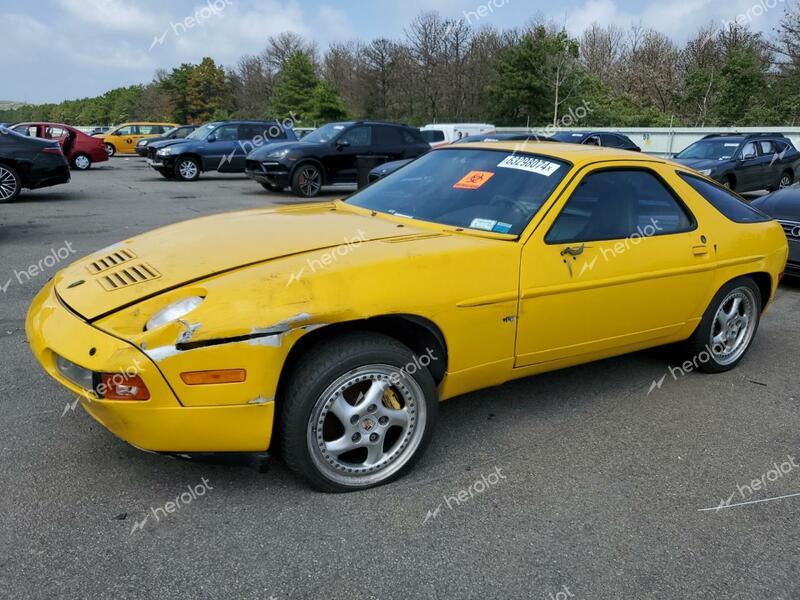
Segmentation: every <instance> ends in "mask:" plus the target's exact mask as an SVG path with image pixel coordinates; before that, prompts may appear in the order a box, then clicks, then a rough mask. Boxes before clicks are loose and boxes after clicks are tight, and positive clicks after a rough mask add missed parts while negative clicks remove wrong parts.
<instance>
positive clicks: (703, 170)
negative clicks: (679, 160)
mask: <svg viewBox="0 0 800 600" xmlns="http://www.w3.org/2000/svg"><path fill="white" fill-rule="evenodd" d="M712 170H713V169H702V170H700V171H698V173H700V175H705V176H706V177H711V171H712Z"/></svg>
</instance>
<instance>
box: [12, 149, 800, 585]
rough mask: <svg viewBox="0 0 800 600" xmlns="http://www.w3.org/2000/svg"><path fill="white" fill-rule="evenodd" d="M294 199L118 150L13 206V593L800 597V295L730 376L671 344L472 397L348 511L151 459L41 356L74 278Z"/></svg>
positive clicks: (283, 482) (773, 314)
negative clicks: (227, 216) (703, 368)
mask: <svg viewBox="0 0 800 600" xmlns="http://www.w3.org/2000/svg"><path fill="white" fill-rule="evenodd" d="M295 201H297V200H295V199H293V198H292V197H291V196H288V195H274V194H272V195H271V194H267V193H266V192H264V190H262V189H261V187H260V186H258V185H256V184H254V183H253V182H251V181H250V180H248V179H246V178H243V177H238V176H229V175H214V176H204V177H202V178H201V180H200V181H199V182H195V183H177V182H173V181H167V180H165V179H163V178H162V177H161V176H160V175H158V174H157V173H155V172H154V171H152V170H150V169H148V168H147V167H146V166H145V164H144V160H143V159H139V158H127V159H126V158H114V159H112V160H111V161H109V162H108V163H104V164H101V165H99V166H97V167H95V168H93V169H92V170H90V171H88V172H79V173H74V174H73V179H72V181H71V182H70V183H69V184H67V185H65V186H59V187H56V188H51V189H45V190H39V191H35V192H28V193H24V194H23V196H21V197H20V199H19V200H18V201H17V202H16V203H14V204H11V205H0V257H2V260H0V287H2V289H3V292H1V293H0V357H2V369H0V392H2V394H1V395H0V397H1V398H2V402H3V410H2V413H1V414H2V416H0V452H1V453H2V456H1V460H0V490H2V492H0V590H2V591H0V597H4V598H115V599H121V598H192V599H194V598H236V599H238V598H242V599H244V598H247V599H249V598H254V599H255V598H259V599H273V598H274V599H279V600H283V599H293V598H309V599H322V598H332V599H333V598H335V599H338V598H342V599H356V598H357V599H361V598H368V599H407V598H424V599H429V598H448V599H449V598H481V599H485V598H502V599H517V598H520V599H521V598H525V599H539V598H540V599H542V600H547V599H551V598H553V599H558V600H568V599H573V598H574V599H575V600H580V599H604V598H633V599H645V598H664V599H675V598H708V597H716V598H771V599H775V598H781V599H784V598H785V599H796V598H800V529H798V527H797V526H796V515H797V510H798V508H799V507H800V495H797V494H800V462H796V460H797V459H798V458H800V432H798V427H797V423H798V419H797V415H798V409H799V408H800V383H799V382H798V379H799V378H798V372H800V368H799V367H800V360H799V359H798V357H800V321H798V319H797V315H798V313H799V311H800V286H798V285H796V284H784V285H783V286H782V287H781V289H780V291H779V295H778V298H777V300H776V302H775V304H774V305H773V306H772V307H770V309H769V311H768V312H767V313H766V315H765V316H764V318H763V320H762V323H761V329H760V332H759V334H758V337H757V339H756V341H755V343H754V345H753V347H752V349H751V351H750V353H749V354H748V356H747V357H746V358H745V360H744V361H743V363H742V364H741V366H740V367H739V368H738V369H736V370H734V371H732V372H730V373H727V374H723V375H716V376H709V375H702V374H699V373H691V372H687V373H686V374H682V373H680V372H679V371H677V370H676V369H675V367H676V366H678V365H679V364H680V363H681V362H683V357H681V356H680V355H679V354H676V352H675V351H674V350H673V349H659V350H654V351H648V352H644V353H639V354H635V355H632V356H627V357H622V358H618V359H612V360H607V361H603V362H600V363H595V364H591V365H586V366H582V367H578V368H573V369H569V370H566V371H561V372H556V373H551V374H547V375H543V376H539V377H536V378H532V379H527V380H523V381H517V382H513V383H510V384H507V385H504V386H502V387H499V388H493V389H489V390H485V391H481V392H478V393H473V394H470V395H468V396H465V397H461V398H457V399H454V400H451V401H448V402H447V403H445V404H444V405H443V406H442V410H441V413H440V418H439V425H438V429H437V432H436V435H435V437H434V441H433V444H432V445H431V447H430V448H429V450H428V452H427V454H426V455H425V456H424V458H423V459H422V460H421V461H420V463H419V464H418V465H417V467H416V468H415V469H414V470H413V471H412V472H411V473H410V474H409V475H408V476H406V477H405V478H403V479H401V480H400V481H398V482H396V483H393V484H390V485H388V486H384V487H381V488H378V489H375V490H370V491H366V492H360V493H356V494H349V495H325V494H321V493H316V492H313V491H311V490H310V489H309V488H308V487H307V486H306V485H305V484H304V483H302V482H300V481H298V480H297V479H295V478H294V477H293V476H292V475H291V474H290V473H289V472H288V470H287V469H286V468H285V467H284V466H283V465H282V464H281V463H280V462H279V461H273V462H272V463H271V466H270V469H269V471H268V472H266V473H261V472H258V471H257V470H255V469H253V468H250V467H249V466H247V465H244V464H229V463H221V462H218V461H217V462H208V461H206V462H197V461H186V460H177V459H170V458H166V457H162V456H158V455H154V454H149V453H145V452H142V451H139V450H137V449H135V448H133V447H131V446H129V445H127V444H126V443H124V442H122V441H120V440H118V439H116V438H115V437H113V436H112V435H111V434H110V433H109V432H107V431H106V430H105V429H103V428H102V427H101V426H99V425H98V424H96V423H95V422H94V421H93V420H92V419H91V418H90V417H89V416H88V415H87V414H85V413H84V412H83V411H82V409H80V407H78V408H77V409H76V410H72V409H71V408H70V404H69V403H70V402H71V401H72V399H73V398H72V397H71V396H70V394H69V393H68V392H67V391H65V390H63V389H62V388H61V387H60V386H59V385H58V384H56V383H55V382H54V381H52V380H51V379H49V378H48V377H47V376H46V375H45V374H44V373H43V372H42V370H41V369H40V368H39V366H38V365H37V364H36V363H35V361H34V359H33V357H32V356H31V355H30V353H29V351H28V347H27V343H26V340H25V332H24V326H23V320H24V316H25V312H26V310H27V307H28V305H29V303H30V301H31V300H32V298H33V296H34V294H35V293H36V292H37V290H38V289H39V288H40V287H41V286H42V285H43V284H44V283H45V281H46V280H47V279H48V278H49V277H50V276H51V275H52V274H53V273H54V272H55V271H56V270H57V269H58V268H59V266H58V265H59V264H62V263H63V262H67V261H71V260H73V259H74V258H78V257H80V256H82V255H84V254H87V253H89V252H91V251H93V250H96V249H98V248H101V247H104V246H107V245H109V244H112V243H114V242H116V241H118V240H121V239H124V238H127V237H130V236H132V235H135V234H137V233H140V232H143V231H146V230H149V229H152V228H154V227H157V226H160V225H164V224H169V223H173V222H177V221H182V220H186V219H191V218H193V217H197V216H200V215H206V214H211V213H216V212H224V211H228V210H236V209H243V208H252V207H257V206H261V205H264V204H265V203H274V202H295ZM210 243H213V241H212V242H210ZM48 256H50V257H52V258H51V259H49V260H46V257H48ZM61 256H64V257H65V258H64V259H61V258H60V257H61ZM55 263H57V264H55ZM30 265H40V268H41V273H38V274H37V275H35V276H28V277H27V278H26V276H25V275H21V273H22V272H23V271H26V270H28V269H29V266H30ZM28 272H29V271H28ZM659 383H660V387H659V386H658V385H656V384H659ZM787 465H788V466H787ZM754 480H759V483H760V485H756V484H755V483H754ZM190 489H191V493H189V492H188V490H190ZM792 494H795V495H797V496H794V497H793V496H792ZM786 496H788V497H786ZM186 497H189V498H190V500H181V498H186ZM176 499H177V505H178V508H177V509H176V510H174V511H172V512H170V513H167V512H166V511H165V510H163V507H164V506H165V504H166V503H168V502H170V501H172V502H176ZM721 503H722V506H720V505H721ZM708 508H711V509H715V510H703V509H708ZM716 509H718V510H716ZM145 517H148V518H147V520H146V521H145V520H144V519H145ZM137 523H139V524H140V526H139V527H137V526H136V524H137Z"/></svg>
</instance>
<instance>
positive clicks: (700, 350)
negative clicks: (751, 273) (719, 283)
mask: <svg viewBox="0 0 800 600" xmlns="http://www.w3.org/2000/svg"><path fill="white" fill-rule="evenodd" d="M762 302H763V300H762V298H761V292H760V290H759V289H758V286H757V285H756V283H755V282H754V281H753V280H752V279H750V278H749V277H739V278H738V279H734V280H733V281H731V282H729V283H727V284H726V285H724V286H723V287H722V289H721V290H720V291H719V292H717V294H716V296H714V299H713V300H712V301H711V304H710V305H709V307H708V309H707V310H706V313H705V315H703V320H702V321H701V322H700V325H699V327H698V328H697V330H696V331H695V333H694V335H693V336H692V338H691V339H690V340H689V351H690V352H691V353H692V356H693V357H694V358H693V359H692V361H693V362H694V363H695V364H697V368H698V369H699V370H701V371H704V372H706V373H722V372H724V371H730V370H731V369H733V368H734V367H736V365H738V364H739V362H740V361H741V360H742V358H744V355H745V354H746V353H747V351H748V350H749V348H750V345H751V344H752V342H753V338H754V337H755V334H756V331H758V324H759V320H760V318H761V307H762Z"/></svg>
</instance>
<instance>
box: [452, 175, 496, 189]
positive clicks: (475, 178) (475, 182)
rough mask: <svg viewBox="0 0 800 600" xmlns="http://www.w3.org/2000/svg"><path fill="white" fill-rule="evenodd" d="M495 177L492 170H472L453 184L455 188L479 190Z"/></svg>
mask: <svg viewBox="0 0 800 600" xmlns="http://www.w3.org/2000/svg"><path fill="white" fill-rule="evenodd" d="M492 177H494V173H492V172H490V171H470V172H469V173H467V174H466V175H464V177H462V178H461V180H460V181H459V182H458V183H456V184H455V185H454V186H453V189H455V190H477V189H479V188H480V187H482V186H483V184H485V183H486V182H487V181H489V180H490V179H491V178H492Z"/></svg>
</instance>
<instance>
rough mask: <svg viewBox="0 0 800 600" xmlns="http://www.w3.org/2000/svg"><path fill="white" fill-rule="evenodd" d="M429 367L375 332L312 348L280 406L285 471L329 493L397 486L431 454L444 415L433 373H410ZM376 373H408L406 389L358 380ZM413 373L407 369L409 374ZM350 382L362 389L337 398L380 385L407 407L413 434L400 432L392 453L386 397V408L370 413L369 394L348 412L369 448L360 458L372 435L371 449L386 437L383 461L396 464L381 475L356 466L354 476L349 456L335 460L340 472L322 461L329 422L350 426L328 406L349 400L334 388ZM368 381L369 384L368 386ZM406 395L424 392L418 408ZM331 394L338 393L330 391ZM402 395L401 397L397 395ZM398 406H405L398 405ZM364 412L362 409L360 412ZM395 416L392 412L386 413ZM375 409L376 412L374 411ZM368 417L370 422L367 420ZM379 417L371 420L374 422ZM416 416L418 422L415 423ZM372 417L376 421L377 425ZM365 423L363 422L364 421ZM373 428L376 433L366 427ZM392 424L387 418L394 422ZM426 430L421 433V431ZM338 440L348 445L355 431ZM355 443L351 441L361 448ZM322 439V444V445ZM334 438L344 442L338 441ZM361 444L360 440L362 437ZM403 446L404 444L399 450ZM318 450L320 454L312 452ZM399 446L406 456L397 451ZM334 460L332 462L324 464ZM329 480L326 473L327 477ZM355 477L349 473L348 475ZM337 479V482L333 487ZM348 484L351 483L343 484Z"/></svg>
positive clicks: (380, 379) (374, 379)
mask: <svg viewBox="0 0 800 600" xmlns="http://www.w3.org/2000/svg"><path fill="white" fill-rule="evenodd" d="M415 361H416V362H415ZM412 364H416V365H420V364H422V363H421V362H420V358H419V357H416V355H415V354H414V353H413V352H412V351H411V350H410V349H409V348H408V347H406V346H405V345H403V344H401V343H400V342H398V341H397V340H395V339H394V338H392V337H389V336H386V335H383V334H378V333H369V332H354V333H348V334H344V335H342V336H339V337H336V338H334V339H330V340H328V341H326V342H322V343H321V344H320V345H318V346H316V347H314V348H312V349H311V350H310V351H309V352H308V353H307V354H306V355H304V356H303V358H302V361H300V362H299V364H298V366H297V367H296V368H295V369H294V371H293V372H292V373H291V374H290V376H289V380H288V383H287V385H286V387H285V390H284V393H282V398H281V400H280V401H281V402H282V403H283V405H282V407H281V409H282V411H281V416H280V421H279V428H280V429H279V445H280V452H281V455H282V456H283V459H284V461H285V462H286V464H287V465H288V466H289V468H291V470H292V471H294V472H295V473H296V474H297V475H299V476H300V477H302V478H304V479H305V480H306V481H308V482H309V483H310V484H311V485H312V486H314V487H315V488H317V489H319V490H321V491H324V492H334V493H340V492H351V491H357V490H363V489H368V488H371V487H376V486H379V485H384V484H386V483H389V482H390V481H394V480H395V479H397V478H398V477H401V476H402V475H403V474H404V473H406V472H407V471H408V470H409V469H410V468H411V467H412V466H413V465H414V463H415V462H416V461H417V460H418V459H419V457H420V456H421V455H422V454H423V453H424V451H425V448H426V446H427V445H428V443H429V442H430V439H431V437H432V435H433V430H434V426H435V424H436V416H437V412H438V404H439V401H438V394H437V390H436V383H435V382H434V380H433V376H432V375H431V373H430V371H429V370H428V369H427V368H425V366H422V367H420V368H416V369H414V373H411V369H410V365H412ZM373 366H374V367H376V368H391V369H393V370H394V371H393V372H395V373H401V374H402V376H403V378H404V379H403V383H402V384H397V386H395V385H393V384H389V381H393V380H392V379H391V377H392V376H389V377H386V376H381V375H377V376H374V377H371V376H364V377H359V372H360V371H362V372H366V371H367V370H369V369H370V368H372V367H373ZM407 367H408V368H407ZM348 377H353V378H355V380H356V382H361V383H354V385H353V386H352V387H347V386H346V385H345V384H342V385H343V386H344V387H342V388H341V389H340V390H338V392H341V391H342V390H346V391H347V392H350V393H351V396H352V395H354V394H355V393H356V386H360V385H366V388H364V389H366V390H367V392H369V390H370V389H371V386H373V385H375V382H377V384H378V385H379V386H381V385H384V386H388V390H391V391H392V394H393V397H394V398H395V399H396V400H395V401H398V399H399V400H402V401H403V402H404V405H403V407H402V410H403V411H404V412H405V413H407V418H408V417H410V418H409V421H408V422H407V425H408V426H407V428H405V429H401V433H400V434H399V436H398V437H397V439H396V441H394V442H392V443H390V448H389V450H388V451H387V450H386V449H385V446H386V443H387V442H391V440H389V439H388V438H389V435H390V433H389V432H390V428H391V427H392V425H389V426H388V427H387V426H385V425H383V426H382V427H383V429H380V428H378V425H377V423H378V422H381V423H382V422H383V419H384V417H380V418H379V419H378V420H377V421H376V420H375V419H376V418H377V417H378V416H379V415H381V414H382V412H381V411H384V406H385V403H386V401H387V400H386V392H385V391H381V388H380V387H379V388H377V389H378V393H379V394H381V395H380V396H376V398H377V397H379V398H381V400H380V401H378V400H376V404H377V405H378V406H377V412H375V410H376V405H375V404H372V403H370V406H369V407H367V406H366V405H367V400H366V399H367V398H368V397H369V394H367V395H364V394H363V392H362V393H359V394H358V397H357V398H355V401H354V402H349V403H348V409H353V419H355V420H351V421H350V423H351V424H352V426H351V428H355V429H354V431H355V430H357V431H359V432H360V431H362V427H363V431H364V439H363V440H362V442H361V443H362V447H360V448H357V449H355V450H352V452H358V451H360V450H362V449H363V450H365V452H366V450H367V446H368V445H369V444H368V443H367V442H368V440H367V435H366V432H369V431H373V433H372V434H370V437H369V442H372V436H373V435H374V436H377V437H376V440H377V439H379V438H380V436H379V435H378V432H379V431H380V432H381V433H383V437H382V438H380V441H379V442H378V444H373V446H375V445H377V446H380V450H378V452H380V454H381V460H383V458H384V457H386V456H387V455H388V457H389V460H388V462H387V463H386V464H384V465H383V466H381V467H380V468H379V469H378V470H374V468H373V467H370V466H369V464H368V463H367V462H366V459H365V460H364V463H365V465H364V466H359V465H358V464H352V465H351V466H354V467H355V469H347V468H344V467H342V466H341V463H343V462H344V463H345V465H348V464H350V463H347V459H341V458H340V456H343V455H346V454H347V451H340V453H339V455H338V456H333V455H332V454H331V456H333V458H335V459H336V461H337V462H338V463H339V464H338V465H337V464H335V463H334V462H333V461H332V460H330V461H329V462H330V464H331V465H333V466H328V465H327V464H324V466H323V464H322V463H323V462H324V460H323V456H322V454H323V453H324V452H325V450H323V449H322V448H323V447H324V448H325V449H326V450H327V446H326V445H325V446H323V445H324V444H326V442H324V441H323V437H322V436H323V434H324V430H325V427H327V426H328V425H330V423H329V422H328V421H326V419H329V418H333V419H334V424H336V423H343V421H340V420H339V419H338V418H336V417H333V415H334V414H335V411H334V410H333V409H332V408H325V407H326V406H327V404H326V403H327V402H328V401H329V400H328V399H330V398H333V397H334V396H342V397H345V398H346V396H345V394H344V393H337V390H336V388H335V387H333V388H331V386H334V384H336V385H339V383H340V382H341V381H342V380H343V379H345V378H348ZM362 379H363V380H364V381H362ZM400 388H403V389H405V390H406V391H408V390H409V388H413V389H415V390H417V393H418V394H419V396H418V397H416V398H415V400H414V401H413V403H411V404H410V403H409V402H408V401H407V400H406V398H407V397H408V396H406V395H403V394H404V392H403V391H399V392H397V393H396V392H395V391H394V390H399V389H400ZM331 389H332V390H333V391H331ZM398 393H399V394H400V395H398ZM397 406H400V404H399V402H398V404H397ZM358 407H361V409H360V410H358ZM386 408H389V407H386ZM370 409H372V411H371V410H370ZM322 410H324V413H321V415H322V416H321V417H320V419H321V420H320V421H319V422H320V423H322V424H323V425H321V426H320V427H319V429H317V427H313V421H314V420H315V419H317V416H316V415H319V414H320V412H319V411H322ZM362 413H363V414H362ZM371 415H372V417H371ZM414 415H416V421H415V416H414ZM370 417H371V419H370ZM359 419H360V420H359ZM370 420H371V421H372V427H375V429H374V430H373V429H370V428H369V427H368V426H367V424H368V422H369V421H370ZM387 422H388V418H387ZM420 424H421V425H420ZM339 435H342V436H343V437H341V438H338V439H341V440H345V439H346V438H347V436H348V435H349V433H348V429H347V428H345V429H344V430H343V432H342V433H341V434H339ZM356 435H358V434H353V436H354V437H353V438H347V439H351V440H353V441H355V436H356ZM315 436H316V437H315ZM334 437H337V436H336V434H334ZM359 437H360V436H359ZM317 439H319V441H320V448H319V449H317V448H316V447H315V445H316V443H317ZM401 441H402V444H400V442H401ZM312 445H314V449H313V450H312ZM398 445H399V448H398ZM325 460H327V459H325ZM323 469H328V470H329V472H327V473H326V471H325V470H323ZM354 470H355V471H358V470H362V471H365V472H363V473H360V474H351V473H352V472H353V471H354ZM348 471H350V473H348ZM334 478H335V479H334ZM341 479H347V481H342V480H341Z"/></svg>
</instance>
